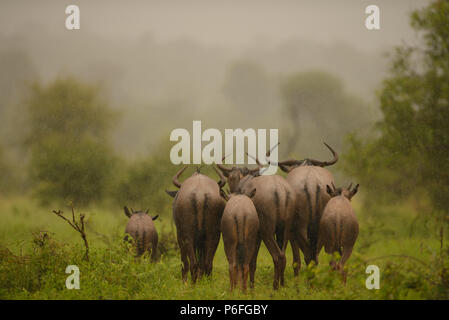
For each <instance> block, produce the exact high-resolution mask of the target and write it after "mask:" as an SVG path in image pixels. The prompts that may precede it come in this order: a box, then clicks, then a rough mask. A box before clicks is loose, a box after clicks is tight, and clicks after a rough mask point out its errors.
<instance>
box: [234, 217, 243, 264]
mask: <svg viewBox="0 0 449 320" xmlns="http://www.w3.org/2000/svg"><path fill="white" fill-rule="evenodd" d="M234 220H235V227H236V230H237V263H238V264H239V265H243V264H244V263H245V255H246V241H245V222H246V217H243V226H242V228H241V230H239V223H238V221H237V217H234Z"/></svg>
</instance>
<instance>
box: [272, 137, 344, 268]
mask: <svg viewBox="0 0 449 320" xmlns="http://www.w3.org/2000/svg"><path fill="white" fill-rule="evenodd" d="M325 145H326V146H327V147H328V148H329V149H330V150H331V152H332V154H333V156H334V158H333V159H332V160H331V161H329V162H323V161H318V160H313V159H305V160H287V161H283V162H279V163H278V164H279V167H280V168H281V169H282V170H283V171H284V172H287V173H288V175H287V177H286V180H287V181H288V183H289V184H290V186H291V187H292V189H293V190H294V194H295V200H296V201H295V204H296V205H295V210H294V218H293V223H292V234H291V240H290V243H291V245H292V253H293V270H294V274H295V276H297V275H298V274H299V270H300V267H301V259H300V255H299V248H300V249H301V251H302V252H303V254H304V260H305V262H306V264H309V263H310V262H311V261H315V263H318V260H317V255H316V247H317V242H318V233H319V222H320V218H321V215H322V212H323V210H324V207H325V206H326V204H327V202H328V201H329V199H330V196H329V194H328V193H327V192H326V185H331V184H332V183H333V181H334V178H333V176H332V174H331V173H330V172H329V171H328V170H327V169H325V168H323V167H324V166H329V165H332V164H335V163H336V162H337V160H338V155H337V153H336V152H335V151H334V150H333V149H332V148H331V147H330V146H328V145H327V144H325Z"/></svg>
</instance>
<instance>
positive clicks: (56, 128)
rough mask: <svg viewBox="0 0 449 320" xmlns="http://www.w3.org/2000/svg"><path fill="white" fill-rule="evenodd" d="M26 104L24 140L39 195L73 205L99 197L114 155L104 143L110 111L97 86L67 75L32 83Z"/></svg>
mask: <svg viewBox="0 0 449 320" xmlns="http://www.w3.org/2000/svg"><path fill="white" fill-rule="evenodd" d="M27 110H28V113H29V119H28V126H29V134H28V138H27V141H26V145H27V146H29V147H30V151H31V158H30V164H29V166H30V170H31V178H32V181H33V182H34V183H35V184H36V192H35V194H36V195H37V196H38V197H39V199H40V200H41V201H42V202H43V203H48V202H49V201H58V202H64V201H67V200H72V201H74V202H76V204H77V205H87V204H89V203H90V202H92V201H94V200H99V199H101V198H102V197H103V195H104V194H105V190H106V188H107V184H108V181H109V179H110V176H111V175H112V173H113V171H112V169H113V165H114V161H115V156H114V154H113V152H112V150H111V148H110V147H109V144H108V131H109V129H110V127H111V125H112V120H113V119H114V113H113V112H112V111H111V110H110V109H109V108H108V107H107V105H106V104H105V103H104V102H103V101H102V100H101V99H100V96H99V91H98V89H97V88H95V87H91V86H89V85H86V84H83V83H81V82H79V81H77V80H75V79H73V78H66V79H57V80H55V81H54V82H53V83H51V84H49V85H48V86H47V87H41V86H40V85H39V84H35V85H34V86H33V88H32V92H31V95H30V98H29V99H28V101H27Z"/></svg>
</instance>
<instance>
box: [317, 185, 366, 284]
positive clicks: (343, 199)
mask: <svg viewBox="0 0 449 320" xmlns="http://www.w3.org/2000/svg"><path fill="white" fill-rule="evenodd" d="M351 186H352V183H351V184H350V185H349V187H348V188H346V189H342V188H335V186H334V185H333V184H332V188H331V187H330V186H329V185H327V187H326V188H327V193H328V194H329V195H330V197H331V199H330V200H329V201H328V203H327V204H326V207H325V208H324V211H323V215H322V217H321V220H320V232H319V237H318V245H317V254H319V252H320V251H321V248H322V247H323V246H324V250H325V251H326V253H329V254H332V255H333V254H334V252H338V253H339V254H340V257H341V258H340V260H339V261H337V262H335V261H334V259H333V258H332V260H331V262H330V265H331V266H332V267H333V268H334V269H335V270H339V271H340V272H341V273H342V275H343V279H344V282H346V273H345V272H344V270H343V269H344V265H345V263H346V261H347V260H348V259H349V257H350V256H351V253H352V248H353V247H354V244H355V241H356V239H357V236H358V234H359V223H358V222H357V217H356V216H355V212H354V209H353V208H352V206H351V202H350V201H351V198H352V197H353V196H354V195H355V194H356V193H357V191H358V187H359V185H358V184H357V185H356V186H355V188H354V189H352V190H351Z"/></svg>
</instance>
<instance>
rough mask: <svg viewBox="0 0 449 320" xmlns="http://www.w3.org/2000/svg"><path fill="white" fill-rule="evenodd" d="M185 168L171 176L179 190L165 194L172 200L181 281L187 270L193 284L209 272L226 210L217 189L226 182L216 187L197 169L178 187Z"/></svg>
mask: <svg viewBox="0 0 449 320" xmlns="http://www.w3.org/2000/svg"><path fill="white" fill-rule="evenodd" d="M186 168H187V167H184V168H182V169H181V170H180V171H179V172H178V173H177V174H176V175H175V176H174V177H173V184H174V185H175V186H177V187H178V188H179V190H178V191H167V193H168V194H169V195H170V196H172V197H174V201H173V219H174V222H175V225H176V232H177V238H178V245H179V248H180V250H181V260H182V262H183V268H182V278H183V279H184V280H187V273H188V271H189V268H190V274H191V277H192V281H193V282H195V281H196V280H197V279H198V278H199V277H201V276H202V275H203V274H206V275H210V274H211V273H212V262H213V258H214V255H215V251H216V250H217V246H218V243H219V241H220V222H221V216H222V214H223V209H224V207H225V201H224V200H223V199H222V197H221V196H220V187H221V186H223V185H224V183H225V182H224V181H223V180H220V182H218V184H217V182H215V181H214V180H212V179H211V178H209V177H208V176H206V175H203V174H201V173H200V172H199V170H197V172H195V173H193V175H192V176H190V177H189V178H187V179H186V180H185V181H184V182H183V183H182V184H181V183H180V182H179V181H178V178H179V176H180V175H181V174H182V173H183V172H184V170H185V169H186ZM223 179H224V178H223Z"/></svg>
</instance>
